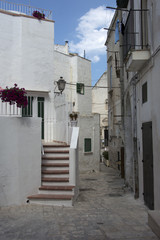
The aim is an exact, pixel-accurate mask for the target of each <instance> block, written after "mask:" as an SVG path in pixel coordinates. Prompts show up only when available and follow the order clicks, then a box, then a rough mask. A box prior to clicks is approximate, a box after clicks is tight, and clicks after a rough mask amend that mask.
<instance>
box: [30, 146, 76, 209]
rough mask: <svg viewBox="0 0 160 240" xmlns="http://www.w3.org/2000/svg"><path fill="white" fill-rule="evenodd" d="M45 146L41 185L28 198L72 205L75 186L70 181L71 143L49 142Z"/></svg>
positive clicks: (37, 202) (31, 200)
mask: <svg viewBox="0 0 160 240" xmlns="http://www.w3.org/2000/svg"><path fill="white" fill-rule="evenodd" d="M43 148H44V155H42V168H41V169H42V175H41V187H40V188H39V192H38V194H36V195H31V196H28V200H29V202H30V203H34V204H43V205H57V206H72V205H73V197H74V186H73V185H70V183H69V145H67V144H63V145H62V144H61V145H55V144H53V143H52V144H51V143H49V144H44V145H43Z"/></svg>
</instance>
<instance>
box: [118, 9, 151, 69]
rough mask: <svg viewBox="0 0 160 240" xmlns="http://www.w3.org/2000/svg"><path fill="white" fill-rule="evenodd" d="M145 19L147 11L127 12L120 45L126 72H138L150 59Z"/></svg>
mask: <svg viewBox="0 0 160 240" xmlns="http://www.w3.org/2000/svg"><path fill="white" fill-rule="evenodd" d="M147 18H148V17H147V11H143V10H138V11H132V10H130V11H129V14H128V18H127V21H126V24H125V27H124V35H123V45H122V46H123V61H124V63H125V65H126V71H128V72H137V71H139V70H140V69H141V68H142V66H143V65H144V64H145V63H146V61H147V60H148V59H149V58H150V49H149V44H148V27H147V20H148V19H147ZM137 19H138V22H137ZM139 21H140V22H139Z"/></svg>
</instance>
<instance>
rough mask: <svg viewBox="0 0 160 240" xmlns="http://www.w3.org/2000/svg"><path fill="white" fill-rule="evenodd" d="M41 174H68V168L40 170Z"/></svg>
mask: <svg viewBox="0 0 160 240" xmlns="http://www.w3.org/2000/svg"><path fill="white" fill-rule="evenodd" d="M42 174H48V175H51V174H69V170H42Z"/></svg>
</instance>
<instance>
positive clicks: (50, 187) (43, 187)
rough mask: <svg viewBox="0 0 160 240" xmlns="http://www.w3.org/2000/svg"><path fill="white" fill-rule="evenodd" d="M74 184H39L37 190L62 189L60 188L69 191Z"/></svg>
mask: <svg viewBox="0 0 160 240" xmlns="http://www.w3.org/2000/svg"><path fill="white" fill-rule="evenodd" d="M73 188H74V186H73V185H68V186H66V185H65V186H64V185H62V186H58V185H57V186H41V187H40V188H39V190H59V191H62V190H65V191H71V190H73Z"/></svg>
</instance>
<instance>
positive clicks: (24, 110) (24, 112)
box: [22, 96, 33, 117]
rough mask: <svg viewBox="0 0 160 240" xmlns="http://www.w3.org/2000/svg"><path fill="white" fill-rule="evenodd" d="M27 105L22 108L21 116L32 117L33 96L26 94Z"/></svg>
mask: <svg viewBox="0 0 160 240" xmlns="http://www.w3.org/2000/svg"><path fill="white" fill-rule="evenodd" d="M27 100H28V105H27V106H26V107H23V108H22V117H32V115H33V97H30V96H28V97H27Z"/></svg>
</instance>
